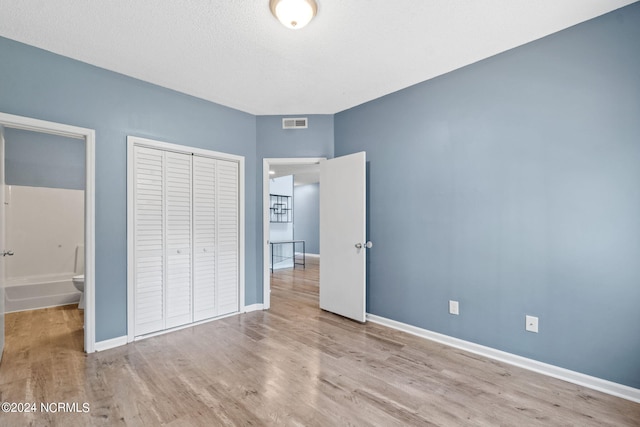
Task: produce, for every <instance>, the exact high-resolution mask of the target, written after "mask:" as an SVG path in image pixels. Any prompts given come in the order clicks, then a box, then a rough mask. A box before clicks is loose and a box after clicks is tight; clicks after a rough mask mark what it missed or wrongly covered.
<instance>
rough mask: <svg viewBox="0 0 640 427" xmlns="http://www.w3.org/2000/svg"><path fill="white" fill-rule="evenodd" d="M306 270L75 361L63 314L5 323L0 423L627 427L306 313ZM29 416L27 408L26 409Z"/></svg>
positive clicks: (464, 359)
mask: <svg viewBox="0 0 640 427" xmlns="http://www.w3.org/2000/svg"><path fill="white" fill-rule="evenodd" d="M317 278H318V268H317V265H313V264H312V265H307V268H306V269H305V270H302V269H296V270H287V271H283V272H276V274H274V275H273V285H272V297H271V298H272V299H271V301H272V308H271V310H269V311H260V312H252V313H248V314H244V315H239V316H234V317H230V318H226V319H222V320H218V321H215V322H211V323H208V324H205V325H201V326H197V327H193V328H189V329H184V330H181V331H178V332H173V333H170V334H166V335H162V336H158V337H154V338H149V339H146V340H142V341H138V342H135V343H133V344H129V345H127V346H123V347H119V348H116V349H112V350H108V351H104V352H101V353H94V354H91V355H85V354H84V353H82V351H81V349H82V325H81V321H82V318H81V315H80V312H79V311H78V310H77V309H76V308H75V307H74V306H68V307H63V308H57V309H47V310H38V311H31V312H23V313H14V314H8V315H7V316H6V333H7V336H6V347H5V354H4V358H3V360H2V364H1V365H0V401H4V402H36V403H37V405H40V403H42V402H44V403H51V402H66V403H78V404H79V405H78V407H79V408H80V410H82V404H83V403H85V402H87V403H89V408H90V410H89V412H88V413H62V412H58V413H48V414H46V413H41V412H38V413H36V414H14V413H8V414H7V413H0V425H1V426H22V425H38V426H42V425H51V426H70V425H74V426H75V425H105V426H107V425H108V426H112V425H115V426H117V425H131V426H155V425H168V426H188V425H194V426H216V425H250V426H261V425H291V426H293V425H295V426H301V425H302V426H334V425H353V426H366V425H375V426H406V425H441V426H458V425H464V426H468V425H469V426H476V425H483V426H495V425H512V426H554V425H562V426H568V425H574V426H603V425H610V426H638V425H640V404H636V403H633V402H629V401H626V400H623V399H618V398H615V397H612V396H609V395H605V394H602V393H598V392H595V391H593V390H589V389H585V388H583V387H579V386H576V385H573V384H569V383H565V382H563V381H559V380H555V379H552V378H549V377H545V376H542V375H538V374H534V373H532V372H529V371H525V370H522V369H519V368H515V367H512V366H509V365H504V364H501V363H498V362H495V361H492V360H488V359H484V358H482V357H479V356H476V355H473V354H470V353H466V352H464V351H460V350H456V349H452V348H448V347H446V346H443V345H440V344H436V343H433V342H430V341H426V340H423V339H420V338H417V337H414V336H411V335H407V334H404V333H401V332H397V331H394V330H391V329H387V328H384V327H382V326H379V325H375V324H366V325H361V324H358V323H354V322H351V321H348V320H345V319H343V318H340V317H338V316H335V315H332V314H330V313H326V312H323V311H321V310H319V309H318V285H317ZM38 410H39V408H38Z"/></svg>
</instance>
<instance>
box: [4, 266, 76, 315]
mask: <svg viewBox="0 0 640 427" xmlns="http://www.w3.org/2000/svg"><path fill="white" fill-rule="evenodd" d="M71 277H73V273H70V274H57V275H49V276H32V277H19V278H11V279H7V280H6V281H5V293H4V309H5V312H6V313H11V312H13V311H24V310H35V309H38V308H46V307H55V306H58V305H67V304H77V303H78V301H80V292H78V290H77V289H76V288H75V287H74V286H73V282H72V281H71Z"/></svg>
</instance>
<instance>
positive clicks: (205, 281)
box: [193, 156, 217, 322]
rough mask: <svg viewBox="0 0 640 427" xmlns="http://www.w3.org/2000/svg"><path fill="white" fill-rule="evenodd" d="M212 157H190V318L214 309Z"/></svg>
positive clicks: (199, 317) (210, 314)
mask: <svg viewBox="0 0 640 427" xmlns="http://www.w3.org/2000/svg"><path fill="white" fill-rule="evenodd" d="M215 188H216V160H215V159H210V158H207V157H198V156H194V157H193V240H194V246H193V249H194V252H193V321H194V322H197V321H199V320H204V319H209V318H211V317H215V316H216V315H217V312H216V292H215V290H216V288H215V283H216V191H215Z"/></svg>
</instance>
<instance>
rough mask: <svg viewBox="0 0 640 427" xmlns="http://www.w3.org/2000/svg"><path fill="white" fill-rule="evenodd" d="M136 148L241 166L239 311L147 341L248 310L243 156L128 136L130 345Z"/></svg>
mask: <svg viewBox="0 0 640 427" xmlns="http://www.w3.org/2000/svg"><path fill="white" fill-rule="evenodd" d="M134 147H146V148H152V149H157V150H163V151H169V152H174V153H181V154H189V155H197V156H201V157H209V158H212V159H217V160H225V161H231V162H235V163H237V164H238V254H239V257H238V288H239V289H238V296H239V298H238V299H239V301H238V311H237V312H236V313H231V314H228V315H223V316H218V317H215V318H212V319H206V320H202V321H198V322H193V323H189V324H187V325H183V326H178V327H175V328H171V329H166V330H162V331H158V332H155V333H151V334H148V335H145V336H144V337H143V338H148V337H151V336H155V335H160V334H163V333H167V332H170V331H175V330H178V329H182V328H186V327H191V326H194V325H198V324H201V323H206V322H211V321H214V320H217V319H221V318H223V317H228V316H234V315H236V314H239V313H243V312H244V311H245V303H244V296H245V243H244V241H245V178H244V157H243V156H238V155H235V154H228V153H222V152H218V151H212V150H206V149H203V148H196V147H189V146H186V145H179V144H172V143H168V142H161V141H154V140H151V139H146V138H140V137H137V136H127V342H132V341H134V340H136V339H139V338H140V337H138V338H136V336H135V304H134V293H135V245H134V243H135V242H134V218H135V212H134V167H135V162H134Z"/></svg>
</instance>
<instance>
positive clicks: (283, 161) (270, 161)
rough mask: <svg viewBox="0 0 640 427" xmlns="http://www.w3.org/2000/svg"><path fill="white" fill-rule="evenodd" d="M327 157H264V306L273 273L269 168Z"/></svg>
mask: <svg viewBox="0 0 640 427" xmlns="http://www.w3.org/2000/svg"><path fill="white" fill-rule="evenodd" d="M321 160H326V157H298V158H296V157H291V158H265V159H262V224H263V225H262V250H263V266H262V278H263V279H262V308H263V309H264V310H268V309H269V308H270V307H271V273H270V268H269V265H270V262H271V258H270V256H269V231H270V222H269V169H270V168H271V166H272V165H315V164H318V163H320V161H321Z"/></svg>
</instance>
